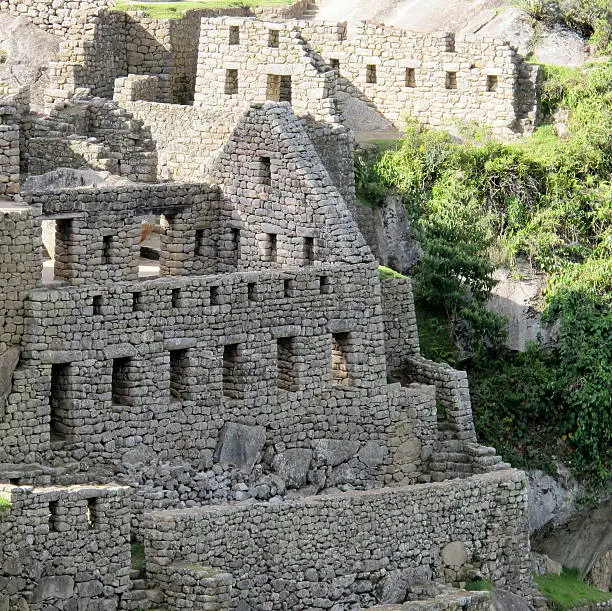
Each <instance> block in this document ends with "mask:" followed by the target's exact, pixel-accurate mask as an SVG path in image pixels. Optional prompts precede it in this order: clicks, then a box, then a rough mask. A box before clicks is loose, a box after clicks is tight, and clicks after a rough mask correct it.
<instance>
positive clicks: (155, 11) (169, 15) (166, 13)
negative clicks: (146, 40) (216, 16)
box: [117, 0, 295, 19]
mask: <svg viewBox="0 0 612 611" xmlns="http://www.w3.org/2000/svg"><path fill="white" fill-rule="evenodd" d="M294 1H295V0H202V2H137V3H131V2H128V1H127V0H119V1H118V2H117V9H119V10H121V11H128V10H129V11H143V12H144V13H145V14H146V16H147V17H152V18H154V19H179V18H180V17H182V16H183V14H184V13H185V11H189V10H194V9H203V8H239V7H242V6H244V7H246V6H285V5H290V4H293V2H294Z"/></svg>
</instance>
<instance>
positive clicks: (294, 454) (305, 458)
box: [272, 449, 312, 488]
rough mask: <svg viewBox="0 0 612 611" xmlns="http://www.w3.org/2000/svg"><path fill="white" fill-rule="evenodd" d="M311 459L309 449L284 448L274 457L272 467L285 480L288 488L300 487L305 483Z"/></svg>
mask: <svg viewBox="0 0 612 611" xmlns="http://www.w3.org/2000/svg"><path fill="white" fill-rule="evenodd" d="M311 460H312V452H311V451H310V450H299V449H295V450H285V451H284V452H281V453H280V454H277V455H276V456H275V457H274V459H273V460H272V468H273V469H274V470H275V471H276V473H278V475H279V476H280V477H281V478H282V479H283V480H285V484H286V485H287V487H288V488H301V487H302V486H304V485H305V484H306V476H307V475H308V469H309V467H310V461H311Z"/></svg>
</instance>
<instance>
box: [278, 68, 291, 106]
mask: <svg viewBox="0 0 612 611" xmlns="http://www.w3.org/2000/svg"><path fill="white" fill-rule="evenodd" d="M278 101H279V102H291V76H290V75H289V74H283V75H282V76H281V77H280V90H279V94H278Z"/></svg>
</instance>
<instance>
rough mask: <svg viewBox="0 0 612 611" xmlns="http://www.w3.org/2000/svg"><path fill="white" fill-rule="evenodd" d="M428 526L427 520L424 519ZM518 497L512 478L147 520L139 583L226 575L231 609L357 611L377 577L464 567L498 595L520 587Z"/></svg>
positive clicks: (446, 573) (523, 575)
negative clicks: (178, 568)
mask: <svg viewBox="0 0 612 611" xmlns="http://www.w3.org/2000/svg"><path fill="white" fill-rule="evenodd" d="M433 516H435V518H433ZM526 521H527V492H526V483H525V480H524V477H523V475H522V474H520V473H519V472H516V471H504V472H499V473H497V474H488V475H485V476H477V477H473V478H470V479H468V480H461V481H457V480H455V481H452V482H445V483H442V484H429V485H417V486H411V487H407V488H394V489H386V490H385V489H383V490H376V491H369V492H363V493H359V492H352V493H347V494H344V495H336V496H333V497H325V496H322V497H310V498H306V499H302V500H296V501H294V502H292V503H280V504H238V505H232V506H225V507H210V508H195V509H192V510H188V511H184V512H154V513H152V514H149V515H148V516H146V518H145V548H146V554H147V574H148V575H149V576H150V578H151V579H152V580H153V581H155V582H156V583H158V584H159V586H160V589H162V591H164V590H166V589H168V588H169V587H170V586H171V583H168V575H169V574H171V571H170V570H169V566H171V565H172V564H173V563H175V562H183V563H196V564H198V565H201V566H210V567H212V569H214V570H218V571H223V572H226V573H230V574H232V576H233V577H234V579H235V585H234V588H233V589H232V593H231V595H232V604H231V606H232V608H235V606H236V605H237V604H238V602H239V601H244V602H246V603H247V604H249V605H251V606H252V607H253V608H257V609H282V608H291V609H313V608H314V609H319V608H330V607H332V606H333V605H335V604H336V605H339V606H340V607H346V606H349V605H358V606H359V607H367V606H371V605H372V604H375V603H376V602H378V601H379V598H378V597H379V596H380V592H381V589H383V588H384V583H385V575H387V576H388V577H387V578H388V579H392V578H393V577H394V576H396V575H397V573H398V572H399V573H400V574H401V573H402V572H403V573H404V574H405V573H406V572H407V571H410V570H412V571H413V572H416V571H419V570H420V571H422V572H423V575H422V577H421V579H424V580H425V581H437V580H440V581H446V582H453V581H455V580H459V579H460V576H461V574H462V571H465V570H466V568H467V566H468V565H470V566H471V567H472V568H477V569H478V570H480V571H481V572H482V574H483V576H484V577H486V578H487V579H491V580H492V581H493V582H494V583H496V584H497V585H498V586H505V587H508V588H512V590H513V591H515V592H526V591H527V590H528V588H529V586H530V561H529V538H528V535H527V524H526Z"/></svg>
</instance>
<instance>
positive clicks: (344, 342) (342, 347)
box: [331, 333, 350, 386]
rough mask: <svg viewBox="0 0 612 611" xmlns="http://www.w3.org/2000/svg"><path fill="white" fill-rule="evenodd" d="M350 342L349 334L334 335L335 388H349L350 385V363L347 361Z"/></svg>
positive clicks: (333, 369)
mask: <svg viewBox="0 0 612 611" xmlns="http://www.w3.org/2000/svg"><path fill="white" fill-rule="evenodd" d="M348 342H349V334H348V333H334V334H333V335H332V359H331V360H332V363H331V368H332V382H333V384H334V385H335V386H348V385H349V384H350V377H349V370H348V363H347V360H346V354H347V348H348Z"/></svg>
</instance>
